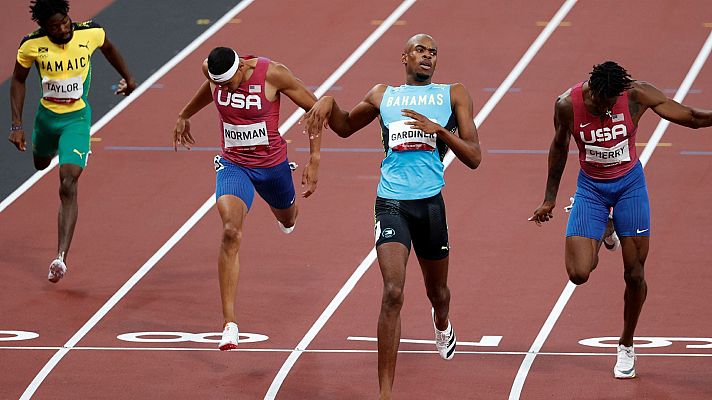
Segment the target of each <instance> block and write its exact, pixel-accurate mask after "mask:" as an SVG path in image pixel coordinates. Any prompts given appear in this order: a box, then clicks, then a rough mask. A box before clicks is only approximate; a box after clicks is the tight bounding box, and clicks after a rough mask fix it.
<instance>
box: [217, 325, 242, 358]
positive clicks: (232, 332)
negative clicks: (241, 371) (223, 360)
mask: <svg viewBox="0 0 712 400" xmlns="http://www.w3.org/2000/svg"><path fill="white" fill-rule="evenodd" d="M239 335H240V330H239V329H237V324H236V323H234V322H228V323H227V324H225V329H224V330H223V333H222V339H220V344H219V345H218V348H219V349H220V351H226V350H235V349H236V348H237V338H238V336H239Z"/></svg>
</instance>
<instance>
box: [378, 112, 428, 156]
mask: <svg viewBox="0 0 712 400" xmlns="http://www.w3.org/2000/svg"><path fill="white" fill-rule="evenodd" d="M431 121H433V122H435V123H436V124H437V123H438V121H436V120H434V119H431ZM436 139H437V135H436V134H434V133H433V134H429V133H425V132H423V131H421V130H420V129H416V128H414V127H412V126H410V125H406V121H395V122H391V123H389V124H388V147H390V148H391V149H393V151H411V150H435V148H436V147H437V144H436Z"/></svg>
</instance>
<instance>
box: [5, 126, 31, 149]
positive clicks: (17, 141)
mask: <svg viewBox="0 0 712 400" xmlns="http://www.w3.org/2000/svg"><path fill="white" fill-rule="evenodd" d="M8 140H10V143H12V144H14V145H15V147H17V149H18V150H20V151H25V150H27V141H26V140H25V131H24V130H22V129H19V130H16V131H10V136H9V137H8Z"/></svg>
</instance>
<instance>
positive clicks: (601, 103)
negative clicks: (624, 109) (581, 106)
mask: <svg viewBox="0 0 712 400" xmlns="http://www.w3.org/2000/svg"><path fill="white" fill-rule="evenodd" d="M616 101H618V96H615V97H597V96H596V95H595V94H593V92H591V102H592V103H593V106H594V108H595V109H596V110H595V111H596V114H598V115H604V114H606V113H608V112H610V111H611V110H612V109H613V106H614V105H616Z"/></svg>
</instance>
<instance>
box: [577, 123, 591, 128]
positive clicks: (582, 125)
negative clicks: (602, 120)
mask: <svg viewBox="0 0 712 400" xmlns="http://www.w3.org/2000/svg"><path fill="white" fill-rule="evenodd" d="M589 125H591V123H590V122H589V123H587V124H579V128H585V127H587V126H589Z"/></svg>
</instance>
